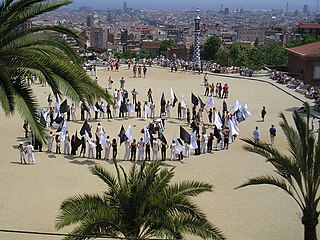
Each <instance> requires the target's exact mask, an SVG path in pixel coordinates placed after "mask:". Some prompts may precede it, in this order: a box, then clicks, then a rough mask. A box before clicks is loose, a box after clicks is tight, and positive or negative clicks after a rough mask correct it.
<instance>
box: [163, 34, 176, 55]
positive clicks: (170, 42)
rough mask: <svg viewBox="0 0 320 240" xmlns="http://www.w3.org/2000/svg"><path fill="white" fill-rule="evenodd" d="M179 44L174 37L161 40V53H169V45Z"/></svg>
mask: <svg viewBox="0 0 320 240" xmlns="http://www.w3.org/2000/svg"><path fill="white" fill-rule="evenodd" d="M176 45H177V43H176V41H175V40H174V39H172V38H169V39H166V40H163V41H161V42H160V54H161V55H163V56H167V55H168V50H167V48H168V47H175V46H176Z"/></svg>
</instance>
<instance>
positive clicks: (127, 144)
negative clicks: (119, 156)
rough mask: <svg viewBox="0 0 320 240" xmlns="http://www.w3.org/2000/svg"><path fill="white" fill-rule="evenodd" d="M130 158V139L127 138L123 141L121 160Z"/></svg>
mask: <svg viewBox="0 0 320 240" xmlns="http://www.w3.org/2000/svg"><path fill="white" fill-rule="evenodd" d="M129 158H130V141H129V140H128V139H127V140H126V141H124V157H123V160H129Z"/></svg>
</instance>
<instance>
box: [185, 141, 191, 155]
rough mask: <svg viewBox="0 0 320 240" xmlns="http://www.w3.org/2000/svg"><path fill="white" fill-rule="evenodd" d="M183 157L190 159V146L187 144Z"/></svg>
mask: <svg viewBox="0 0 320 240" xmlns="http://www.w3.org/2000/svg"><path fill="white" fill-rule="evenodd" d="M185 146H186V147H185V157H186V158H188V157H190V145H189V144H188V143H185Z"/></svg>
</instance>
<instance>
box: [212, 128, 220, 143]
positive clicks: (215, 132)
mask: <svg viewBox="0 0 320 240" xmlns="http://www.w3.org/2000/svg"><path fill="white" fill-rule="evenodd" d="M213 136H215V137H216V139H218V140H219V141H220V140H221V135H220V132H219V129H218V128H217V126H215V127H214V130H213Z"/></svg>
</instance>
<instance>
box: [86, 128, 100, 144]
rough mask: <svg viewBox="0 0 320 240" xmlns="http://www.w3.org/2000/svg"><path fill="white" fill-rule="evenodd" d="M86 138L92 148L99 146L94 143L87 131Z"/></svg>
mask: <svg viewBox="0 0 320 240" xmlns="http://www.w3.org/2000/svg"><path fill="white" fill-rule="evenodd" d="M85 136H86V139H87V141H88V143H89V145H90V147H96V146H97V145H96V144H95V143H94V142H93V141H92V139H91V138H90V136H89V134H88V132H87V131H85Z"/></svg>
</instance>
